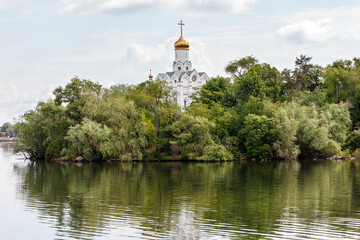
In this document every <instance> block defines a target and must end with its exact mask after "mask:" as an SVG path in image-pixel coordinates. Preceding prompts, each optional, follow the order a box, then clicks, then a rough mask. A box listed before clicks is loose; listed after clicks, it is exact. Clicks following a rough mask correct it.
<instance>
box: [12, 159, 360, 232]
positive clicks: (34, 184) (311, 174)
mask: <svg viewBox="0 0 360 240" xmlns="http://www.w3.org/2000/svg"><path fill="white" fill-rule="evenodd" d="M16 172H17V173H18V174H19V175H20V177H21V194H22V195H23V196H24V198H25V199H26V201H27V205H28V206H29V207H31V208H35V209H38V210H39V212H40V217H41V218H51V219H52V220H55V222H56V223H54V227H56V228H58V234H59V235H64V234H65V235H67V236H68V235H70V236H78V235H81V234H85V235H86V236H91V234H95V235H96V234H106V233H107V232H108V231H109V230H110V229H111V228H121V227H123V226H129V225H130V226H132V227H133V228H136V229H140V230H141V231H142V233H141V234H143V236H144V237H146V236H147V234H150V235H151V234H158V235H156V236H159V237H160V236H167V237H169V236H170V237H171V236H172V237H179V235H180V236H184V237H186V238H187V237H189V238H191V237H193V238H197V237H204V236H203V235H204V234H207V232H208V231H214V230H217V231H219V232H221V231H223V230H224V228H227V229H229V231H231V230H236V231H240V230H242V229H243V228H247V229H253V230H256V231H257V232H258V233H270V232H273V230H274V229H275V228H277V227H278V225H276V224H277V223H278V222H277V220H279V219H283V218H285V217H286V216H287V217H288V216H292V217H297V218H302V219H306V221H308V222H309V223H311V222H312V221H316V220H317V219H319V218H327V217H334V216H336V217H344V218H346V217H354V218H357V215H356V212H357V210H358V209H359V202H354V200H355V201H358V200H357V199H359V198H358V197H359V189H360V188H359V186H360V185H359V176H358V175H357V173H358V172H359V163H357V162H350V161H349V162H341V163H336V162H320V163H302V164H300V163H299V162H280V163H275V162H263V163H246V164H240V163H222V164H221V163H111V164H85V165H83V166H82V167H78V166H76V165H75V164H59V163H29V164H28V166H27V167H25V168H18V169H17V170H16ZM338 228H345V227H344V226H338ZM342 230H346V229H342ZM241 234H242V233H234V234H233V235H237V236H238V237H239V236H241ZM150 235H149V236H150ZM151 236H154V235H151Z"/></svg>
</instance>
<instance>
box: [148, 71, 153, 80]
mask: <svg viewBox="0 0 360 240" xmlns="http://www.w3.org/2000/svg"><path fill="white" fill-rule="evenodd" d="M152 78H153V75H152V74H151V69H150V74H149V79H152Z"/></svg>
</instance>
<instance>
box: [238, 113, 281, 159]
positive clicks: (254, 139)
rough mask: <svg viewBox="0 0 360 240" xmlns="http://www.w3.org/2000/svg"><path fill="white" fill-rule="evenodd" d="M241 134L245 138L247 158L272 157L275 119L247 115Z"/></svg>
mask: <svg viewBox="0 0 360 240" xmlns="http://www.w3.org/2000/svg"><path fill="white" fill-rule="evenodd" d="M244 125H245V127H244V128H243V129H242V131H241V134H242V135H243V136H245V139H246V141H245V147H246V154H247V157H249V158H256V159H263V158H271V157H272V156H273V150H272V145H273V143H274V142H275V136H276V128H275V119H272V118H268V117H266V116H257V115H254V114H249V115H248V116H247V117H246V118H245V123H244Z"/></svg>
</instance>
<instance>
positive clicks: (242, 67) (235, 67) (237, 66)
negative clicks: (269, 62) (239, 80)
mask: <svg viewBox="0 0 360 240" xmlns="http://www.w3.org/2000/svg"><path fill="white" fill-rule="evenodd" d="M258 62H259V61H258V60H257V59H256V58H255V57H253V56H247V57H244V58H241V59H240V60H233V61H230V62H229V63H228V65H227V66H226V67H225V72H227V73H229V74H231V75H232V76H233V77H235V76H237V77H241V76H243V75H244V74H246V73H247V72H248V71H249V69H250V68H251V66H253V65H255V64H257V63H258Z"/></svg>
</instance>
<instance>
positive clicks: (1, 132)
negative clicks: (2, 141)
mask: <svg viewBox="0 0 360 240" xmlns="http://www.w3.org/2000/svg"><path fill="white" fill-rule="evenodd" d="M0 137H16V132H15V127H14V125H13V124H11V123H9V122H6V123H4V124H3V125H2V126H1V127H0Z"/></svg>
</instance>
